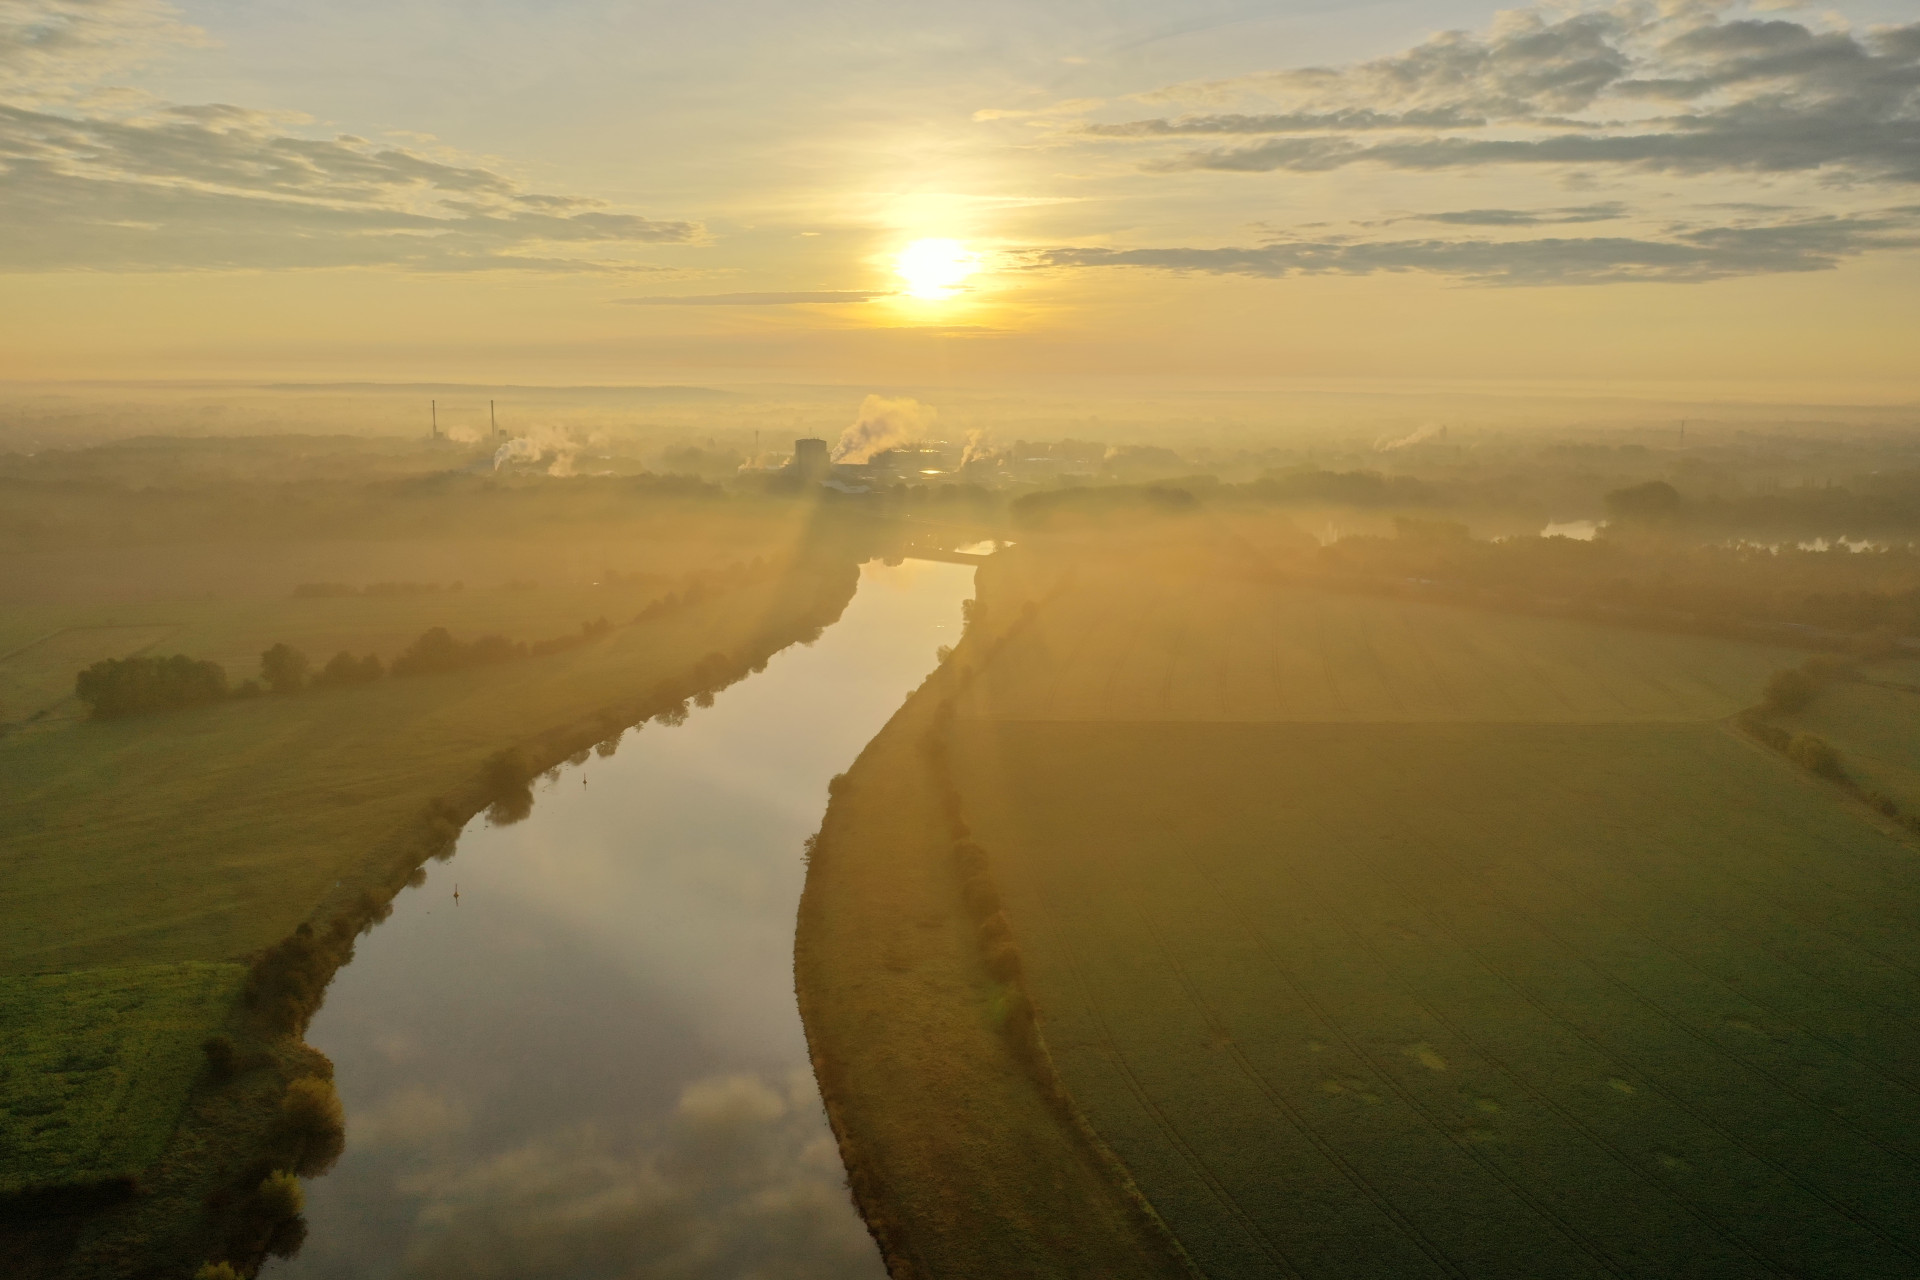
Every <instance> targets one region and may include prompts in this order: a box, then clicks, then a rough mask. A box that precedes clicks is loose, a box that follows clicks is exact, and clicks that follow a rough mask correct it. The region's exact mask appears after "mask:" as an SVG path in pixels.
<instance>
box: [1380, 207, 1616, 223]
mask: <svg viewBox="0 0 1920 1280" xmlns="http://www.w3.org/2000/svg"><path fill="white" fill-rule="evenodd" d="M1626 216H1627V206H1626V205H1625V204H1623V203H1621V202H1620V201H1618V200H1609V201H1605V202H1603V203H1601V204H1586V205H1578V206H1576V207H1573V208H1564V209H1455V210H1451V211H1449V212H1445V213H1415V214H1408V215H1407V216H1405V217H1402V218H1395V219H1393V221H1395V222H1442V223H1446V224H1447V225H1449V226H1455V227H1547V226H1564V225H1567V224H1569V223H1579V222H1612V221H1614V220H1616V219H1619V218H1624V217H1626Z"/></svg>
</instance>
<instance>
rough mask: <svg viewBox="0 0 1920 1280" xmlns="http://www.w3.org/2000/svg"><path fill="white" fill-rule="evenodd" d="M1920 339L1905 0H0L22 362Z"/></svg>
mask: <svg viewBox="0 0 1920 1280" xmlns="http://www.w3.org/2000/svg"><path fill="white" fill-rule="evenodd" d="M903 264H904V274H903ZM1917 339H1920V17H1917V16H1916V14H1915V11H1914V9H1913V7H1912V6H1911V4H1910V3H1907V4H1899V3H1888V2H1885V0H1874V2H1869V3H1863V4H1856V5H1848V6H1843V7H1841V8H1812V7H1795V6H1791V5H1782V4H1778V3H1760V4H1717V3H1688V2H1681V0H1671V2H1669V3H1662V4H1654V3H1646V4H1640V3H1627V4H1598V5H1595V4H1559V5H1542V6H1534V7H1521V8H1506V9H1502V8H1497V7H1495V6H1491V5H1484V4H1474V3H1465V2H1463V0H1398V2H1394V3H1358V4H1352V3H1348V4H1342V3H1334V2H1333V0H1267V2H1265V3H1243V2H1235V0H1187V2H1184V3H1181V4H1178V5H1175V4H1171V3H1159V4H1152V3H1145V2H1144V0H1024V2H1022V3H1011V2H1009V0H984V2H981V3H974V4H969V5H953V4H931V3H923V2H921V0H892V2H889V3H878V2H876V0H811V2H801V3H794V2H784V3H774V2H772V0H715V2H710V3H705V4H700V5H688V4H671V5H668V4H653V3H641V4H635V3H626V4H615V3H610V2H608V0H543V2H542V3H539V4H534V3H531V2H528V0H462V2H461V3H459V4H453V3H448V2H444V0H381V2H380V3H373V2H372V0H330V2H329V3H327V4H324V5H316V4H312V3H302V4H293V3H287V2H285V0H248V2H247V3H239V2H238V0H182V2H181V3H178V4H168V3H163V2H162V0H0V379H7V380H14V381H33V380H47V379H100V380H113V379H148V378H178V379H221V378H233V379H250V378H301V379H372V380H394V381H405V382H416V381H429V380H437V379H447V380H479V381H499V382H513V383H521V384H539V383H554V384H559V383H629V382H631V383H647V382H670V383H698V384H707V385H726V384H732V383H745V382H755V381H761V382H768V381H775V382H785V383H808V382H813V383H833V384H840V383H847V384H872V385H876V386H893V385H907V384H927V385H935V386H941V385H944V386H952V387H967V388H972V389H981V388H990V387H998V386H1007V387H1017V386H1022V385H1038V384H1042V383H1057V384H1063V385H1064V384H1068V383H1071V384H1074V385H1079V386H1094V387H1105V388H1109V389H1113V390H1115V391H1116V392H1117V393H1120V394H1124V392H1125V389H1126V388H1128V387H1132V386H1146V385H1149V384H1151V385H1152V386H1154V387H1156V388H1160V389H1164V388H1168V387H1179V386H1183V385H1184V386H1192V387H1195V388H1199V387H1207V388H1221V387H1261V386H1285V385H1289V384H1291V383H1308V382H1311V383H1316V384H1344V385H1378V386H1393V385H1402V384H1415V383H1418V384H1432V385H1459V386H1476V387H1498V386H1515V387H1529V388H1538V387H1545V386H1567V387H1579V388H1584V389H1588V390H1592V389H1595V388H1607V389H1619V390H1622V391H1623V392H1625V391H1631V390H1634V389H1642V390H1649V389H1650V390H1657V391H1659V392H1660V393H1662V394H1665V393H1671V392H1675V391H1677V390H1680V389H1685V390H1688V391H1699V392H1721V393H1725V394H1730V395H1737V396H1742V397H1746V398H1753V399H1762V400H1764V399H1766V398H1768V397H1770V396H1777V397H1780V398H1783V399H1790V398H1792V399H1806V398H1817V399H1827V400H1833V401H1835V402H1849V403H1855V402H1857V403H1891V402H1899V401H1902V400H1906V399H1911V398H1914V397H1916V396H1920V360H1916V358H1915V352H1916V351H1920V342H1917V341H1916V340H1917Z"/></svg>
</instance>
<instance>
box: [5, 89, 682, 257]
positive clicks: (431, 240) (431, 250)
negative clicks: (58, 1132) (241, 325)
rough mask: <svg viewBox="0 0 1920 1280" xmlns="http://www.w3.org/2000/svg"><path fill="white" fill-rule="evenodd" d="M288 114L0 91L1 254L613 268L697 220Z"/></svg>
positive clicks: (674, 239)
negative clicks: (51, 100) (124, 106)
mask: <svg viewBox="0 0 1920 1280" xmlns="http://www.w3.org/2000/svg"><path fill="white" fill-rule="evenodd" d="M288 123H289V122H288V120H287V119H286V118H285V117H284V116H281V115H277V114H270V113H265V112H258V111H250V110H247V109H244V108H240V107H232V106H225V105H208V106H194V107H164V108H161V109H158V110H155V111H152V112H149V113H145V114H143V115H140V116H138V117H135V118H130V119H115V118H109V117H105V116H99V115H94V116H74V115H68V114H64V113H52V112H46V111H37V110H30V109H27V108H22V107H18V106H10V105H0V167H3V168H0V270H5V271H49V270H71V269H76V268H81V269H87V268H90V269H100V270H118V271H149V270H155V271H167V270H196V269H202V270H204V269H234V268H274V267H347V266H398V267H405V268H408V269H411V270H416V271H476V270H528V271H553V272H577V271H615V270H619V269H621V266H622V264H621V263H620V262H619V261H618V259H617V257H616V258H612V259H609V258H608V257H607V256H605V255H606V253H607V251H608V250H617V249H621V248H630V247H632V246H636V245H657V244H685V243H688V242H691V241H695V240H697V239H699V238H700V235H701V232H700V228H699V227H698V226H696V225H695V224H693V223H690V222H678V221H660V220H655V219H652V218H647V217H643V216H641V215H639V214H634V213H628V212H622V211H619V210H614V209H610V208H608V207H607V206H605V205H604V204H602V203H601V202H599V201H595V200H590V199H585V198H582V197H577V196H566V195H552V194H547V193H542V192H532V191H527V190H525V189H523V188H522V187H520V186H519V185H518V184H517V183H516V182H514V181H513V180H512V179H511V178H509V177H507V176H505V175H503V174H501V173H498V172H496V171H494V170H492V169H488V168H486V167H483V166H481V165H478V164H472V163H463V162H458V161H455V160H450V159H448V158H444V157H442V158H436V157H433V156H429V155H426V154H423V153H422V152H421V151H419V150H416V149H408V148H404V147H396V146H389V145H381V144H378V143H373V142H369V141H367V140H365V139H362V138H355V137H350V136H341V137H336V138H332V139H316V138H309V137H304V136H301V135H300V134H297V133H294V132H291V131H290V130H289V128H288ZM582 247H585V248H588V249H591V250H593V251H595V253H596V254H597V255H598V256H589V255H583V254H582V253H581V252H580V249H581V248H582Z"/></svg>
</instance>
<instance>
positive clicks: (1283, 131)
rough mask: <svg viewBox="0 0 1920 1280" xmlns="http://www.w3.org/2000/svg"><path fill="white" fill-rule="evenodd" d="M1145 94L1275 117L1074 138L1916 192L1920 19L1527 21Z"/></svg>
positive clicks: (1239, 167) (1186, 120)
mask: <svg viewBox="0 0 1920 1280" xmlns="http://www.w3.org/2000/svg"><path fill="white" fill-rule="evenodd" d="M1150 96H1151V97H1153V98H1156V99H1161V100H1176V101H1177V100H1181V99H1186V100H1195V99H1198V100H1204V101H1222V100H1232V99H1235V98H1247V97H1258V98H1265V99H1268V100H1276V99H1277V100H1278V101H1279V102H1280V103H1281V105H1282V106H1283V108H1284V109H1282V110H1279V111H1267V112H1251V113H1249V112H1241V113H1230V114H1210V115H1190V116H1184V117H1178V118H1164V119H1148V120H1134V121H1126V122H1121V123H1112V124H1095V125H1090V126H1086V127H1085V132H1086V133H1087V134H1088V135H1090V136H1093V137H1098V138H1105V139H1115V140H1135V141H1147V140H1154V139H1168V138H1188V137H1196V136H1207V135H1218V136H1231V135H1270V136H1269V137H1268V139H1267V140H1265V141H1261V142H1255V143H1250V144H1244V145H1236V146H1221V147H1207V148H1199V149H1192V150H1187V151H1184V152H1180V153H1177V154H1174V155H1171V156H1160V157H1157V158H1155V159H1152V160H1150V161H1148V162H1147V165H1146V167H1147V168H1148V169H1149V170H1150V171H1181V170H1216V171H1224V172H1241V173H1265V172H1274V171H1291V172H1317V171H1325V170H1330V169H1338V168H1345V167H1348V166H1352V165H1357V164H1370V165H1377V166H1381V167H1384V168H1388V169H1400V170H1413V171H1431V170H1440V169H1464V168H1477V167H1484V166H1492V165H1561V166H1569V165H1584V166H1611V167H1617V168H1623V169H1640V170H1646V171H1653V172H1661V173H1672V174H1699V173H1709V172H1750V173H1789V172H1821V173H1831V174H1843V175H1845V176H1847V177H1849V178H1851V179H1853V180H1855V181H1865V182H1897V183H1908V182H1920V23H1915V24H1912V25H1909V26H1903V27H1894V28H1886V29H1879V30H1873V31H1867V32H1855V31H1851V30H1843V29H1834V30H1820V29H1816V28H1814V27H1811V26H1808V25H1805V24H1803V23H1799V22H1792V21H1786V20H1783V19H1764V20H1762V19H1756V18H1746V17H1731V18H1730V17H1725V16H1723V15H1722V14H1720V13H1717V12H1715V11H1714V9H1713V8H1712V7H1709V6H1702V5H1693V4H1682V5H1669V6H1665V7H1662V8H1655V7H1653V6H1640V5H1632V4H1623V5H1619V6H1614V7H1608V8H1600V9H1589V10H1586V11H1583V12H1577V13H1574V14H1570V15H1561V14H1557V13H1556V12H1552V11H1548V10H1545V9H1534V10H1522V11H1519V12H1515V13H1509V14H1505V15H1502V17H1501V18H1500V19H1499V20H1498V21H1497V22H1496V23H1495V25H1494V26H1493V27H1492V28H1491V29H1490V30H1489V31H1487V32H1484V33H1481V34H1470V33H1466V32H1459V31H1454V32H1446V33H1443V34H1441V35H1437V36H1434V37H1432V38H1431V39H1429V40H1426V41H1424V42H1422V43H1421V44H1419V45H1416V46H1415V47H1413V48H1411V49H1408V50H1406V51H1404V52H1402V53H1398V54H1395V55H1392V56H1390V57H1386V58H1380V59H1376V60H1373V61H1370V62H1363V63H1358V64H1355V65H1353V66H1349V67H1344V68H1306V69H1300V70H1290V71H1275V72H1265V73H1259V74H1256V75H1252V76H1243V77H1238V78H1236V79H1234V80H1229V81H1217V82H1211V83H1207V84H1198V85H1186V86H1174V87H1172V88H1170V89H1166V90H1162V91H1159V92H1158V93H1157V94H1156V95H1150ZM1383 135H1387V136H1383Z"/></svg>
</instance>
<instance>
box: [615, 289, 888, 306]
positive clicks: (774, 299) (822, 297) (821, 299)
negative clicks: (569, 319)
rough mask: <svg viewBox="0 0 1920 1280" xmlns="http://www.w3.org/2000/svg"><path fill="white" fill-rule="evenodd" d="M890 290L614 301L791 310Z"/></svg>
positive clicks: (657, 296)
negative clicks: (795, 307) (782, 308)
mask: <svg viewBox="0 0 1920 1280" xmlns="http://www.w3.org/2000/svg"><path fill="white" fill-rule="evenodd" d="M892 296H893V294H892V293H891V292H890V291H883V290H877V289H822V290H815V291H812V292H798V293H684V294H655V295H653V296H650V297H645V298H615V299H614V301H615V302H618V303H622V304H624V305H626V306H632V307H792V306H801V305H809V306H811V305H815V304H819V303H841V302H872V301H873V300H874V299H875V298H890V297H892Z"/></svg>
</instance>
